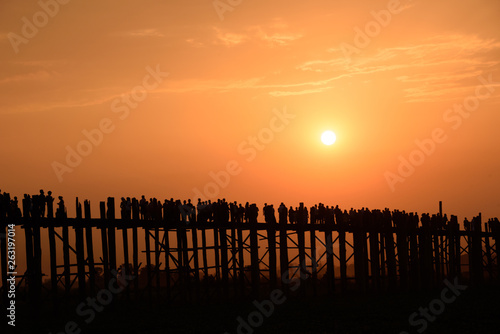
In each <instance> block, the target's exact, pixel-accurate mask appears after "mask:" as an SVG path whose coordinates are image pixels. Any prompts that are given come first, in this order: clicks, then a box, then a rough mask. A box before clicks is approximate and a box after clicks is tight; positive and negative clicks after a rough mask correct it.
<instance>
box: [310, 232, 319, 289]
mask: <svg viewBox="0 0 500 334" xmlns="http://www.w3.org/2000/svg"><path fill="white" fill-rule="evenodd" d="M309 227H310V231H309V237H310V245H311V285H312V291H313V295H314V296H317V295H318V287H317V285H318V262H317V260H316V231H315V230H314V225H312V224H311V225H309Z"/></svg>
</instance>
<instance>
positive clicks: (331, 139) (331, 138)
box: [321, 130, 337, 146]
mask: <svg viewBox="0 0 500 334" xmlns="http://www.w3.org/2000/svg"><path fill="white" fill-rule="evenodd" d="M336 140H337V136H336V135H335V133H334V132H333V131H330V130H328V131H325V132H323V134H322V135H321V141H322V142H323V144H325V145H328V146H330V145H333V143H335V141H336Z"/></svg>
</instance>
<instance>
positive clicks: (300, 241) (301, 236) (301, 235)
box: [297, 222, 308, 297]
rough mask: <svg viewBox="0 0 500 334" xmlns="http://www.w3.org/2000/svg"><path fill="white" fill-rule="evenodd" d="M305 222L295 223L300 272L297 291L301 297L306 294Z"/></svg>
mask: <svg viewBox="0 0 500 334" xmlns="http://www.w3.org/2000/svg"><path fill="white" fill-rule="evenodd" d="M304 226H305V222H304V223H302V224H301V223H300V222H299V223H298V224H297V245H298V248H299V274H300V282H299V284H300V286H299V291H300V295H301V296H302V297H305V296H306V293H307V291H306V279H307V278H308V274H307V264H306V244H305V231H304V229H305V227H304Z"/></svg>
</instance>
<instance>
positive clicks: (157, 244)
mask: <svg viewBox="0 0 500 334" xmlns="http://www.w3.org/2000/svg"><path fill="white" fill-rule="evenodd" d="M152 222H153V224H154V225H155V227H154V237H153V241H154V252H155V278H156V284H155V285H156V298H160V291H161V279H160V258H161V252H160V229H159V226H158V221H157V220H152Z"/></svg>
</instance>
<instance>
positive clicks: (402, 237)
mask: <svg viewBox="0 0 500 334" xmlns="http://www.w3.org/2000/svg"><path fill="white" fill-rule="evenodd" d="M394 223H395V225H396V242H397V247H398V260H399V284H400V287H401V289H402V290H407V289H408V263H409V261H408V222H407V216H406V214H403V213H401V212H397V213H394Z"/></svg>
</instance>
